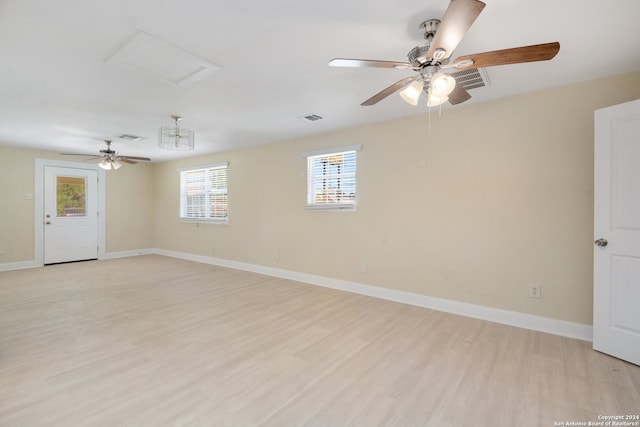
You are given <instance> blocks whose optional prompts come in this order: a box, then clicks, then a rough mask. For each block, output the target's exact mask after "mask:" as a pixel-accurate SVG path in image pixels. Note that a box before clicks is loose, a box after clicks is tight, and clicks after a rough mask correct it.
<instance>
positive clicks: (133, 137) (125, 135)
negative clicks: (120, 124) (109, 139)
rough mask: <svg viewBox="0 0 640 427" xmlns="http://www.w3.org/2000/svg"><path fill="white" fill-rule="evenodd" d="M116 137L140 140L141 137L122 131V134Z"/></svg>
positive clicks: (133, 140)
mask: <svg viewBox="0 0 640 427" xmlns="http://www.w3.org/2000/svg"><path fill="white" fill-rule="evenodd" d="M118 139H126V140H127V141H132V142H135V141H140V140H141V139H142V137H141V136H138V135H129V134H128V133H123V134H122V135H119V136H118Z"/></svg>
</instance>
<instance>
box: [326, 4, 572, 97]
mask: <svg viewBox="0 0 640 427" xmlns="http://www.w3.org/2000/svg"><path fill="white" fill-rule="evenodd" d="M484 7H485V3H483V2H481V1H479V0H451V3H449V7H448V8H447V10H446V12H445V14H444V17H443V18H442V21H440V20H439V19H429V20H426V21H424V22H423V23H422V24H420V31H421V32H422V33H423V35H424V39H425V42H424V43H423V44H420V45H418V46H416V47H414V48H413V49H411V51H409V53H408V54H407V58H408V60H409V62H394V61H377V60H367V59H347V58H335V59H333V60H331V61H329V65H330V66H332V67H356V68H361V67H374V68H396V69H401V70H403V69H406V70H413V71H416V72H417V73H418V74H417V75H416V76H413V77H405V78H404V79H402V80H399V81H397V82H396V83H394V84H392V85H391V86H389V87H387V88H385V89H383V90H381V91H380V92H378V93H377V94H375V95H373V96H372V97H371V98H369V99H367V100H366V101H364V102H363V103H362V104H360V105H363V106H369V105H374V104H377V103H378V102H380V101H381V100H383V99H384V98H386V97H388V96H389V95H391V94H393V93H395V92H397V91H399V90H401V89H402V91H401V92H400V96H402V98H403V99H404V100H405V101H407V102H408V103H410V104H412V105H417V104H418V99H419V97H420V95H421V94H424V95H426V96H427V105H428V106H430V107H432V106H437V105H442V104H443V103H445V102H447V101H448V102H449V103H451V104H452V105H456V104H460V103H462V102H464V101H467V100H469V99H470V98H471V95H470V94H469V92H468V91H467V90H466V89H465V88H463V87H462V86H461V85H460V84H456V80H455V79H454V78H453V77H452V76H451V75H450V74H447V73H446V71H447V70H450V69H453V71H462V70H467V69H472V68H481V67H493V66H496V65H507V64H518V63H522V62H534V61H546V60H549V59H551V58H553V57H554V56H556V54H557V53H558V51H559V50H560V43H558V42H553V43H544V44H537V45H531V46H521V47H516V48H511V49H503V50H494V51H490V52H483V53H476V54H473V55H465V56H461V57H458V58H456V59H454V60H453V62H451V63H449V61H450V57H451V55H452V53H453V51H454V50H455V48H456V47H457V46H458V44H459V43H460V41H461V40H462V37H464V35H465V33H466V32H467V31H468V30H469V28H471V25H472V24H473V22H474V21H475V20H476V18H477V17H478V15H480V12H482V9H484ZM443 71H445V72H443Z"/></svg>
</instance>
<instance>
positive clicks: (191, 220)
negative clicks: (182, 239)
mask: <svg viewBox="0 0 640 427" xmlns="http://www.w3.org/2000/svg"><path fill="white" fill-rule="evenodd" d="M178 220H179V221H180V222H186V223H192V224H222V225H227V224H229V219H207V218H178Z"/></svg>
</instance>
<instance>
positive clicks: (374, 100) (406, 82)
mask: <svg viewBox="0 0 640 427" xmlns="http://www.w3.org/2000/svg"><path fill="white" fill-rule="evenodd" d="M418 77H419V76H415V77H405V78H404V79H402V80H399V81H397V82H395V83H394V84H392V85H391V86H389V87H387V88H385V89H382V90H381V91H380V92H378V93H376V94H375V95H373V96H372V97H371V98H369V99H367V100H366V101H364V102H363V103H362V104H360V105H362V106H363V107H367V106H369V105H374V104H377V103H378V102H380V101H382V100H383V99H385V98H386V97H387V96H389V95H391V94H392V93H395V92H397V91H399V90H400V89H402V88H403V87H405V86H407V85H409V84H411V83H412V82H413V81H414V80H416V79H417V78H418Z"/></svg>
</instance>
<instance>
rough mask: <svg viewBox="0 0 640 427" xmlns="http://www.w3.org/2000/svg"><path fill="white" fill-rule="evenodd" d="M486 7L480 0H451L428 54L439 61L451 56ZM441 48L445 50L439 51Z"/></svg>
mask: <svg viewBox="0 0 640 427" xmlns="http://www.w3.org/2000/svg"><path fill="white" fill-rule="evenodd" d="M484 7H485V4H484V3H483V2H481V1H478V0H451V3H449V7H448V8H447V10H446V12H445V13H444V16H443V17H442V22H441V23H440V26H439V27H438V29H437V31H436V35H435V36H434V37H433V41H432V42H431V47H430V48H429V52H428V56H429V57H430V58H435V59H437V60H438V61H441V60H443V59H446V58H448V57H450V56H451V54H452V53H453V51H454V50H455V49H456V47H458V44H459V43H460V41H461V40H462V37H464V35H465V34H466V33H467V31H469V28H471V25H472V24H473V22H474V21H475V20H476V18H477V17H478V15H480V12H482V9H484ZM439 49H442V50H444V52H443V53H439V52H440V51H439ZM436 51H438V52H436Z"/></svg>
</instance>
